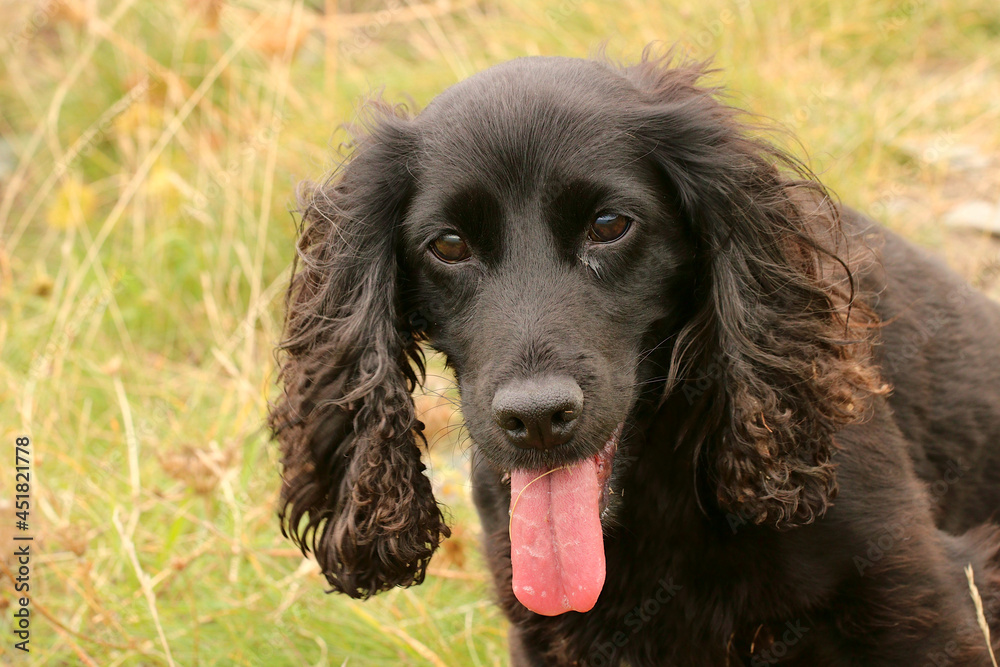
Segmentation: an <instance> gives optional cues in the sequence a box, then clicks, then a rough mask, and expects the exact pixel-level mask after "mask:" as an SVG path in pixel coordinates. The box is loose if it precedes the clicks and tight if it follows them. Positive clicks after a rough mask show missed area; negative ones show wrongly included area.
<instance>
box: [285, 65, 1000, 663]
mask: <svg viewBox="0 0 1000 667" xmlns="http://www.w3.org/2000/svg"><path fill="white" fill-rule="evenodd" d="M703 74H704V67H703V66H700V65H692V64H684V65H681V66H677V67H672V66H671V65H670V63H669V56H667V57H666V58H661V59H655V58H652V57H648V56H647V57H644V58H643V61H642V62H641V63H640V64H638V65H635V66H632V67H626V68H619V67H616V66H613V65H611V64H608V63H604V62H594V61H583V60H575V59H566V58H526V59H522V60H516V61H514V62H511V63H507V64H505V65H501V66H498V67H494V68H492V69H490V70H488V71H486V72H483V73H481V74H479V75H477V76H474V77H472V78H471V79H469V80H467V81H465V82H463V83H461V84H458V85H456V86H454V87H453V88H451V89H449V90H448V91H446V92H445V93H443V94H442V95H440V96H439V97H438V98H437V99H435V100H434V101H433V102H432V103H431V104H430V105H429V106H428V107H427V109H426V110H425V111H423V112H422V113H421V114H419V115H418V116H416V117H412V118H410V117H407V116H406V115H405V114H403V113H401V112H398V111H396V110H390V109H388V108H386V107H377V106H376V107H373V108H374V110H375V111H376V112H377V113H376V117H375V118H374V120H373V122H372V123H371V124H370V125H371V126H370V129H369V132H368V133H367V134H366V135H365V136H363V137H362V138H361V139H360V140H359V142H358V144H357V146H356V150H355V152H354V154H353V157H352V158H351V159H350V161H349V162H348V163H347V164H346V165H345V166H344V168H343V169H342V171H341V173H340V174H339V176H338V177H337V178H336V179H335V180H332V181H330V182H329V183H327V184H326V185H323V186H320V187H313V188H310V189H308V191H306V192H305V193H304V195H303V202H304V207H303V211H304V213H303V218H304V224H303V230H302V234H301V239H300V242H299V263H298V267H297V270H296V272H295V274H294V278H293V280H292V284H291V286H290V288H289V295H288V314H287V323H286V326H287V329H286V336H287V337H286V339H285V341H284V343H283V345H282V347H283V349H284V350H285V356H284V361H283V367H282V373H281V376H282V380H283V382H284V387H285V392H284V395H283V396H282V398H281V399H280V401H279V402H278V403H277V404H276V405H275V406H274V408H273V410H272V414H271V425H272V428H273V429H274V431H275V433H276V436H277V438H278V439H279V440H280V441H281V443H282V452H283V463H284V487H283V491H284V493H283V500H284V508H283V511H282V520H283V526H284V527H285V529H286V530H287V532H288V533H290V534H291V536H292V537H293V539H295V540H296V541H297V542H298V543H299V544H300V545H301V546H302V548H303V550H311V551H312V552H314V553H315V555H316V558H317V560H318V561H319V563H320V565H321V566H322V568H323V572H324V573H325V575H326V577H327V579H328V580H329V582H330V584H331V585H332V586H333V588H334V589H335V590H337V591H340V592H343V593H346V594H348V595H350V596H352V597H360V598H363V597H368V596H370V595H373V594H375V593H378V592H380V591H384V590H387V589H389V588H392V587H394V586H408V585H411V584H414V583H420V582H421V581H422V580H423V577H424V572H425V569H426V566H427V563H428V561H429V559H430V557H431V555H432V553H433V552H434V550H435V548H436V547H437V546H438V545H439V543H440V541H441V540H442V538H443V537H446V536H447V535H448V528H447V527H446V525H445V524H444V521H443V518H442V514H441V511H440V509H439V507H438V505H437V503H436V502H435V500H434V498H433V496H432V494H431V487H430V483H429V482H428V480H427V478H426V477H425V475H424V474H423V473H424V467H423V465H422V463H421V462H420V452H419V448H418V442H419V441H420V440H422V436H421V427H422V425H421V424H420V423H419V422H418V421H417V420H416V417H415V415H414V408H413V402H412V400H411V398H410V391H411V389H412V388H413V386H414V385H415V383H416V382H417V378H418V376H419V375H420V374H422V372H423V368H422V356H421V353H420V351H419V347H418V345H419V342H420V341H421V340H423V339H424V338H426V340H427V341H428V342H429V344H430V345H431V346H433V347H434V348H436V349H438V350H440V351H441V352H443V353H444V354H445V355H446V357H447V360H448V363H449V364H450V365H451V366H452V368H453V369H454V371H455V374H456V376H457V378H458V381H459V384H460V389H461V396H462V410H463V414H464V416H465V419H466V424H467V426H468V429H469V432H470V434H471V435H472V439H473V440H474V441H475V453H474V455H475V463H476V466H475V468H474V469H475V475H474V477H475V479H474V485H475V499H476V503H477V506H478V508H479V512H480V515H481V518H482V521H483V525H484V528H485V532H486V542H487V548H488V552H489V555H490V564H491V569H492V571H493V574H494V577H495V579H496V582H497V586H498V590H499V592H500V598H501V604H502V605H503V608H504V610H505V612H506V613H507V615H508V617H509V618H510V619H511V621H512V623H513V627H512V629H511V633H510V642H511V653H512V662H513V664H515V665H592V666H595V667H600V666H601V665H617V664H621V663H622V662H627V663H629V664H631V665H654V666H659V665H678V666H688V665H764V664H790V665H792V664H793V665H803V666H805V665H808V666H825V665H864V666H871V665H893V666H898V665H905V666H914V665H915V666H922V665H941V664H949V665H987V664H990V661H989V657H988V648H987V641H986V639H985V637H984V632H983V631H982V630H981V629H980V627H979V625H978V623H977V613H976V611H975V607H974V603H973V598H972V595H971V594H970V586H969V582H968V581H967V578H966V574H965V572H964V571H963V570H964V568H965V567H966V565H967V564H968V565H971V566H972V570H973V571H974V573H975V583H976V585H977V586H978V589H979V592H980V594H981V595H982V597H983V602H984V604H985V615H986V617H987V618H989V619H990V622H992V623H993V626H992V629H993V640H994V642H997V640H1000V614H998V613H997V609H996V608H995V607H996V604H997V602H998V596H1000V556H998V551H1000V533H998V531H997V530H996V529H995V528H994V526H993V525H992V524H990V523H989V522H990V521H991V520H993V518H994V517H995V513H996V512H997V510H998V509H1000V333H998V332H1000V308H998V307H997V305H996V304H994V303H992V302H990V301H988V300H987V299H986V298H985V297H983V296H981V295H979V294H977V293H975V292H974V291H972V290H971V288H969V287H968V286H967V285H965V284H964V283H963V282H962V281H961V280H960V279H958V278H957V277H956V276H955V275H953V274H952V273H951V272H949V271H948V270H947V269H946V268H945V267H943V266H942V265H941V263H939V262H937V261H936V260H934V259H932V258H930V257H929V256H927V255H926V254H925V253H923V252H922V251H920V250H918V249H916V248H914V247H912V246H910V245H909V244H907V243H906V242H904V241H902V240H901V239H899V238H897V237H896V236H894V235H892V234H891V233H889V232H887V231H884V230H882V229H880V228H878V227H877V226H875V224H874V223H872V222H870V221H868V220H866V219H865V218H863V217H862V216H860V215H859V214H856V213H854V212H852V211H850V210H847V209H845V208H842V207H840V206H838V205H837V204H836V203H834V202H833V201H832V200H831V198H830V196H829V194H828V193H827V191H826V190H825V189H824V188H823V186H822V185H820V184H819V183H818V182H817V181H816V180H815V179H814V178H813V177H812V176H811V174H810V173H809V171H808V170H807V169H805V168H804V167H803V166H801V165H800V164H798V163H797V162H796V161H795V160H793V159H791V158H789V157H788V156H787V155H785V154H784V153H782V152H781V151H779V150H777V149H776V148H774V147H772V146H771V145H770V144H769V143H767V142H766V141H764V140H762V139H760V138H759V132H756V130H752V129H750V128H748V127H747V126H746V125H745V124H744V123H743V122H742V121H741V120H740V116H739V114H738V113H737V112H736V111H735V110H734V109H732V108H730V107H728V106H726V105H724V104H722V103H721V102H719V101H718V100H717V99H716V97H715V96H714V93H715V92H716V91H714V90H713V89H709V88H704V87H701V86H700V85H699V79H700V78H701V77H702V75H703ZM942 661H944V662H942Z"/></svg>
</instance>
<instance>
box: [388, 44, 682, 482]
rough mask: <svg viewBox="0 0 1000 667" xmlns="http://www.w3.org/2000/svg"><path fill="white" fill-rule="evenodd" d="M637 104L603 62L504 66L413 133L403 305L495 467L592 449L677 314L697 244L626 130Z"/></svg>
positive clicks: (527, 466)
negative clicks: (628, 108)
mask: <svg viewBox="0 0 1000 667" xmlns="http://www.w3.org/2000/svg"><path fill="white" fill-rule="evenodd" d="M637 96H638V94H637V92H636V91H635V90H634V89H631V90H629V86H628V85H627V84H626V82H625V81H624V80H623V79H622V78H621V77H620V76H618V75H616V74H614V73H612V72H611V71H609V70H607V69H606V68H603V67H601V66H599V65H597V64H596V63H590V62H583V61H577V60H570V59H553V60H552V62H550V63H546V64H545V66H544V67H539V63H535V62H533V61H530V60H527V61H514V62H513V63H509V64H507V65H505V66H501V67H497V68H493V69H491V70H488V71H486V72H484V73H482V74H480V75H479V76H477V77H473V78H472V79H469V80H467V81H465V82H463V83H462V84H459V85H457V86H455V87H454V88H452V89H450V90H449V91H448V92H446V93H445V94H443V95H441V96H440V97H439V98H437V99H436V100H434V102H433V103H432V104H431V105H430V106H429V107H428V108H427V109H426V110H425V111H424V112H423V113H422V114H421V115H420V116H419V117H418V118H417V120H416V123H415V129H416V131H417V135H418V136H419V140H418V141H419V144H418V145H419V148H418V149H417V151H416V156H415V157H414V158H412V159H411V161H410V162H408V168H409V169H410V170H411V172H412V173H413V177H414V179H415V181H416V185H415V188H414V189H415V194H414V196H413V198H412V200H411V201H410V203H409V206H408V207H407V210H406V214H405V216H404V217H403V220H402V234H401V239H400V240H401V243H402V246H403V248H404V253H405V262H406V267H405V272H404V273H405V275H406V276H407V279H408V282H409V285H408V289H407V290H406V307H408V308H412V309H415V310H416V311H418V312H419V316H420V318H421V321H422V322H425V323H426V327H425V329H426V333H427V335H428V337H429V339H430V342H431V344H432V345H433V346H434V347H435V348H437V349H439V350H441V351H442V352H443V353H444V354H445V355H446V356H447V359H448V361H449V362H450V364H451V365H452V366H453V368H454V369H455V373H456V376H457V379H458V382H459V386H460V389H461V397H462V412H463V415H464V417H465V420H466V425H467V427H468V429H469V432H470V434H471V436H472V439H473V440H474V441H475V443H476V444H477V445H478V447H479V448H480V450H481V451H482V453H483V454H484V455H485V457H486V459H487V460H488V461H489V462H490V463H492V464H493V465H495V466H496V467H497V468H499V469H502V470H504V471H511V470H538V469H543V468H548V467H552V466H559V465H563V464H569V463H574V462H576V461H579V460H580V459H583V458H586V457H591V456H594V455H596V454H598V453H600V452H601V450H602V448H604V446H605V444H606V443H608V442H609V440H611V439H612V435H613V434H614V433H615V431H616V429H617V428H618V425H619V424H621V423H623V422H625V421H626V420H627V418H628V416H629V412H630V411H631V409H632V408H633V406H634V404H635V400H636V395H637V389H638V387H639V382H640V381H641V380H642V379H644V378H641V377H640V376H639V375H638V369H639V366H640V363H639V362H640V360H641V359H642V357H643V355H644V354H646V353H647V352H648V351H649V350H650V349H651V347H652V346H655V345H656V343H657V342H659V340H658V338H660V333H661V330H662V328H663V327H662V321H663V320H665V319H668V318H669V316H671V315H672V314H677V313H679V312H680V311H682V310H683V309H684V304H683V303H680V302H678V298H679V296H680V295H679V294H677V293H675V292H674V291H672V289H671V288H672V287H673V286H674V285H676V284H677V282H678V279H679V277H680V276H681V275H682V270H683V267H684V265H685V262H689V261H690V258H691V250H690V244H689V243H688V242H687V240H686V239H685V230H684V228H683V224H682V221H681V220H680V219H679V217H678V215H677V213H676V211H675V207H674V203H673V198H672V196H671V195H670V194H669V193H668V192H667V190H666V187H665V183H664V177H663V175H662V174H661V173H660V172H659V171H658V170H657V169H656V167H655V164H654V163H653V161H652V160H651V159H650V158H649V155H648V147H647V146H646V145H645V144H644V143H643V142H641V141H640V140H639V139H638V138H637V137H635V136H634V135H631V134H630V133H629V127H628V126H627V125H626V124H625V122H624V118H623V114H622V113H621V111H622V107H623V106H624V105H628V104H630V103H631V104H636V103H637V102H638V100H637V99H636V98H637ZM656 324H660V326H657V327H654V325H656ZM660 339H662V338H660Z"/></svg>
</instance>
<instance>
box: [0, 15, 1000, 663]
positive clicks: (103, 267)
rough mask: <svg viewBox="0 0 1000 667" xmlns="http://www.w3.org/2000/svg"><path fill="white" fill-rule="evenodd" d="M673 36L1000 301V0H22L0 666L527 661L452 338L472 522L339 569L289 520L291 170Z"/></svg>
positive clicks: (437, 434)
mask: <svg viewBox="0 0 1000 667" xmlns="http://www.w3.org/2000/svg"><path fill="white" fill-rule="evenodd" d="M653 40H662V41H664V42H665V43H667V44H670V43H678V44H679V45H680V48H681V49H682V51H683V52H684V53H686V54H687V55H688V56H690V57H692V58H697V59H703V58H708V57H712V56H714V58H715V63H716V65H717V66H719V67H720V68H721V69H722V70H723V71H722V72H721V73H720V74H718V75H716V76H715V78H714V82H715V83H719V84H724V85H725V86H726V87H727V89H728V90H729V96H730V97H729V99H730V101H731V102H732V103H734V104H737V105H739V106H742V107H744V108H746V109H748V110H751V111H753V112H756V113H759V114H762V115H763V116H765V117H767V118H770V119H772V120H773V122H775V123H777V124H779V125H780V126H782V127H784V128H785V129H787V130H790V131H791V133H792V134H793V135H794V136H797V137H798V139H799V143H795V142H793V141H792V140H789V144H788V145H789V146H790V147H791V149H792V150H793V152H795V153H796V154H797V155H799V156H801V157H806V158H807V159H808V161H809V163H810V164H811V165H812V167H813V168H814V170H815V171H816V172H817V173H818V174H819V175H820V177H821V178H822V179H823V180H824V181H825V182H826V184H827V185H829V186H830V187H831V188H832V189H833V190H834V191H835V192H836V193H837V194H838V195H839V196H840V198H841V199H842V200H843V201H844V202H845V203H848V204H850V205H853V206H857V207H860V208H863V209H865V210H867V211H869V212H871V213H872V214H873V215H874V216H875V217H877V218H878V219H880V220H881V221H883V222H884V223H886V224H887V225H889V226H890V227H892V228H894V229H896V230H898V231H900V232H902V233H903V234H905V235H906V236H907V237H909V238H911V239H913V240H915V241H916V242H918V243H920V244H923V245H925V246H928V247H931V248H933V249H934V250H935V251H937V252H939V253H941V254H942V255H943V256H945V257H946V258H947V259H948V261H949V262H950V263H951V264H952V265H953V266H954V267H955V268H956V269H958V270H959V271H960V272H961V273H962V274H963V275H965V276H966V277H967V278H968V279H969V280H971V281H972V282H973V283H974V284H976V285H977V286H979V287H980V288H982V289H984V290H986V291H987V292H989V293H991V294H992V295H993V296H997V297H1000V243H998V241H997V236H996V235H997V234H1000V207H998V205H1000V131H998V128H1000V5H998V4H997V2H996V0H940V1H937V2H931V1H930V0H902V1H898V2H897V1H895V0H873V1H871V2H867V3H854V2H813V3H810V2H803V3H794V6H793V3H786V2H780V1H779V0H754V1H753V2H750V1H749V0H698V1H697V2H688V1H686V0H679V1H676V2H669V3H665V2H641V1H639V0H634V1H625V2H618V3H611V2H602V1H599V0H544V1H536V0H441V1H436V0H429V1H428V0H388V2H385V1H383V0H326V1H325V2H324V1H322V0H310V1H307V2H294V1H289V0H277V1H265V0H238V1H237V0H233V1H232V2H230V1H225V0H187V1H183V0H161V1H159V2H154V1H153V0H113V1H109V0H35V1H31V0H0V55H2V68H0V351H2V357H0V434H2V440H0V452H4V454H3V455H2V459H3V460H2V465H0V637H2V638H3V639H2V641H0V662H3V663H7V662H10V661H12V660H13V659H20V660H26V661H27V663H28V664H33V665H70V664H72V665H76V664H84V665H434V666H449V667H450V666H452V665H461V666H465V665H470V666H475V667H480V666H485V665H503V664H506V648H505V635H506V628H505V624H504V622H503V619H502V618H501V616H500V614H499V613H498V611H497V610H496V609H495V608H494V607H493V606H492V602H491V599H492V593H491V591H490V588H489V583H488V581H487V580H486V577H485V574H484V569H483V567H482V560H481V558H480V555H479V547H478V544H479V541H478V540H479V534H478V522H477V520H476V519H475V516H474V512H473V511H472V509H471V505H470V499H469V487H468V483H467V468H468V455H467V451H466V450H467V442H466V441H467V434H466V433H465V432H464V431H463V430H462V429H461V427H460V423H461V419H460V417H459V416H458V415H456V414H455V411H454V408H453V404H454V402H455V400H456V396H455V394H454V391H453V389H452V388H451V384H450V381H449V380H448V378H447V377H446V376H445V374H444V372H443V371H442V369H441V365H440V362H439V360H436V359H432V363H431V371H430V377H429V380H428V387H427V389H426V391H425V392H424V393H423V394H422V395H421V396H418V397H417V401H418V404H419V409H420V411H421V413H422V415H423V419H424V421H425V422H426V423H427V424H428V434H429V439H430V441H431V443H432V444H433V448H432V454H431V468H432V474H433V479H434V483H435V486H436V488H437V493H438V498H439V499H440V500H442V501H444V502H445V503H447V504H448V506H449V507H450V514H451V517H452V523H453V525H454V526H455V531H454V532H455V536H454V537H453V538H452V539H451V540H449V541H448V542H447V543H446V544H445V545H444V547H443V548H442V549H441V550H440V552H439V554H438V556H437V557H436V558H435V560H434V561H433V563H432V565H431V575H430V576H429V577H428V579H427V582H426V583H425V584H424V585H423V586H420V587H418V588H414V589H412V590H394V591H392V592H390V593H388V594H385V595H383V596H380V597H378V598H376V599H373V600H370V601H368V602H364V603H362V602H355V601H351V600H348V599H345V598H342V597H338V596H332V595H325V594H324V588H325V581H324V580H323V579H322V577H321V576H319V574H318V572H317V568H316V567H315V566H314V565H313V564H312V563H311V561H308V560H306V559H304V558H303V557H302V556H301V554H300V553H299V552H298V551H297V550H296V549H295V548H294V547H293V546H292V545H291V544H290V543H289V542H287V541H285V540H284V539H283V538H282V537H281V535H280V533H279V531H278V524H277V520H276V518H275V509H276V498H277V492H278V487H279V483H278V465H277V455H276V452H275V448H274V446H273V445H271V444H270V443H269V441H268V434H267V432H266V430H265V428H264V426H263V418H264V414H265V410H266V406H267V402H268V400H269V399H271V398H273V397H274V395H275V392H276V387H275V385H274V375H275V374H274V360H273V352H272V350H273V348H274V345H275V343H276V342H277V341H278V340H279V338H280V326H281V305H282V295H283V291H284V288H285V285H286V283H287V280H288V276H289V273H288V271H289V264H290V261H291V258H292V255H293V243H294V236H295V221H294V218H293V216H292V215H291V214H290V212H289V211H290V210H291V208H292V206H293V193H294V188H295V186H296V183H297V182H299V181H300V180H302V179H309V178H311V179H316V178H320V177H322V176H323V174H324V173H326V172H327V171H328V170H329V169H330V168H331V167H332V166H333V165H334V164H335V160H336V156H337V154H338V151H339V150H340V148H339V147H340V145H341V143H342V142H343V141H344V140H345V138H346V135H345V134H344V133H343V132H342V131H340V130H338V125H339V124H340V123H342V122H344V121H350V120H351V119H352V118H353V117H354V115H355V111H354V109H355V105H356V103H357V102H358V100H359V99H360V98H362V97H364V96H365V95H366V94H368V93H369V92H370V91H372V90H374V89H379V88H384V89H385V94H386V97H387V98H388V99H389V100H391V101H394V102H406V103H407V104H408V105H410V106H411V107H412V106H415V107H416V108H419V107H420V106H422V105H424V104H425V103H426V102H427V101H428V100H430V99H431V98H432V97H433V96H434V95H435V94H437V93H438V92H440V91H441V90H443V89H444V88H446V87H447V86H449V85H451V84H452V83H454V82H456V81H458V80H460V79H462V78H464V77H466V76H469V75H470V74H472V73H474V72H476V71H478V70H480V69H483V68H485V67H488V66H489V65H492V64H494V63H497V62H500V61H503V60H507V59H510V58H514V57H518V56H523V55H532V54H562V55H571V56H581V57H583V56H587V55H588V54H589V53H592V52H593V51H594V50H595V49H596V48H597V47H598V46H600V44H601V43H603V42H606V44H607V52H608V53H609V54H610V55H611V56H613V57H615V58H617V59H620V60H623V61H630V60H635V59H637V58H638V56H639V53H640V51H641V50H642V47H643V46H644V45H645V44H646V43H647V42H650V41H653ZM20 435H29V436H30V437H31V438H32V442H33V444H32V446H31V449H32V452H33V477H32V494H33V497H32V509H31V527H30V531H29V532H30V533H31V534H33V535H34V537H35V542H34V546H33V548H34V554H35V556H34V559H33V561H32V582H31V586H32V588H31V593H32V607H31V608H32V611H33V617H32V638H31V648H32V652H31V654H30V656H22V655H20V652H18V651H14V650H13V649H12V645H13V640H12V637H13V635H12V634H11V629H12V625H11V621H12V610H13V607H12V606H11V605H12V599H13V591H12V583H11V581H10V573H11V568H12V567H13V563H14V559H13V557H12V554H13V546H12V541H11V539H12V535H13V534H14V533H15V532H16V530H15V519H14V509H13V506H12V499H13V495H14V473H13V466H14V460H13V458H14V457H13V449H14V440H15V438H16V437H17V436H20ZM15 653H16V654H17V655H15Z"/></svg>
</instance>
